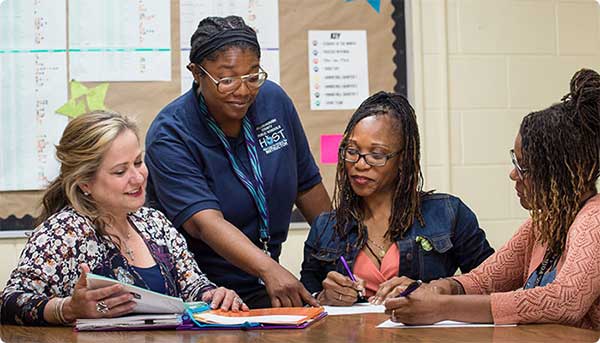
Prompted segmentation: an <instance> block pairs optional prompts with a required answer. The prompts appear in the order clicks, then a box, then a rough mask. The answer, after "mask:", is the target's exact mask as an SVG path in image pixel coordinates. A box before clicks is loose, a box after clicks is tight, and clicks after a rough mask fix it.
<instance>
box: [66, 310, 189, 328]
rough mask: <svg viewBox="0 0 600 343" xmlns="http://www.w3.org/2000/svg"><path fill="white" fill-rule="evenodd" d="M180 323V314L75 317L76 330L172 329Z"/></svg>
mask: <svg viewBox="0 0 600 343" xmlns="http://www.w3.org/2000/svg"><path fill="white" fill-rule="evenodd" d="M181 324H182V316H181V315H180V314H138V315H132V316H124V317H118V318H97V319H77V321H76V322H75V330H77V331H112V330H158V329H173V328H176V327H178V326H179V325H181Z"/></svg>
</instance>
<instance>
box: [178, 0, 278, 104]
mask: <svg viewBox="0 0 600 343" xmlns="http://www.w3.org/2000/svg"><path fill="white" fill-rule="evenodd" d="M229 15H237V16H239V17H242V18H244V21H245V22H246V24H248V25H249V26H250V27H252V28H254V29H255V30H256V34H257V37H258V43H259V44H260V48H261V59H260V65H261V67H262V68H263V69H264V70H265V71H266V72H267V74H269V77H268V79H269V80H271V81H274V82H276V83H279V80H280V78H279V77H280V68H279V6H278V0H229V1H223V0H181V1H180V4H179V18H180V28H179V34H180V35H179V37H180V40H179V44H180V48H181V69H180V71H181V93H185V92H187V91H188V90H189V89H190V88H191V85H192V81H193V77H192V73H191V72H190V71H189V70H187V68H186V66H187V65H188V63H190V59H189V55H190V38H191V37H192V34H193V33H194V31H196V28H197V27H198V23H200V21H201V20H202V19H204V18H206V17H210V16H219V17H225V16H229Z"/></svg>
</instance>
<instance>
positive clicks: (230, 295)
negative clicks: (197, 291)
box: [202, 287, 249, 312]
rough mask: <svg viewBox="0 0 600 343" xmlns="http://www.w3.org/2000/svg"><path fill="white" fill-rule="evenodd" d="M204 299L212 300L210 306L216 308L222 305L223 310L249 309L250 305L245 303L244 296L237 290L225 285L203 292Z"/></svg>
mask: <svg viewBox="0 0 600 343" xmlns="http://www.w3.org/2000/svg"><path fill="white" fill-rule="evenodd" d="M202 301H204V302H206V303H208V302H210V307H211V308H212V309H216V308H217V307H219V305H220V307H221V310H223V311H227V310H231V311H233V312H238V311H240V310H242V311H248V310H249V309H248V305H246V304H244V301H243V300H242V298H240V296H239V295H237V293H236V292H234V291H232V290H230V289H227V288H225V287H219V288H215V289H211V290H209V291H206V292H204V293H203V294H202Z"/></svg>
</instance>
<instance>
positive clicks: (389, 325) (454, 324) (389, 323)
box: [377, 319, 516, 329]
mask: <svg viewBox="0 0 600 343" xmlns="http://www.w3.org/2000/svg"><path fill="white" fill-rule="evenodd" d="M495 326H499V327H501V326H516V325H514V324H512V325H495V324H474V323H465V322H455V321H452V320H444V321H441V322H439V323H435V324H432V325H404V324H402V323H395V322H393V321H391V320H390V319H388V320H386V321H385V322H383V323H381V324H379V325H377V327H378V328H388V329H420V328H421V329H422V328H488V327H495Z"/></svg>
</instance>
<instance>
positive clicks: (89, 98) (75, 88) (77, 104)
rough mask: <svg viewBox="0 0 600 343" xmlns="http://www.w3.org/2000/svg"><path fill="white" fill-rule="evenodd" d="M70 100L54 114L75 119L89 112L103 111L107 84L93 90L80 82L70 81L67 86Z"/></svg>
mask: <svg viewBox="0 0 600 343" xmlns="http://www.w3.org/2000/svg"><path fill="white" fill-rule="evenodd" d="M69 86H70V89H71V98H70V99H69V101H67V103H66V104H64V105H62V106H61V107H60V108H59V109H57V110H56V113H59V114H63V115H66V116H68V117H71V118H76V117H78V116H80V115H82V114H84V113H88V112H91V111H98V110H105V109H106V105H104V99H105V98H106V92H107V91H108V86H109V84H108V83H101V84H99V85H98V86H96V87H94V88H88V87H86V86H85V85H84V84H82V83H81V82H77V81H75V80H72V81H71V82H70V84H69Z"/></svg>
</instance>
